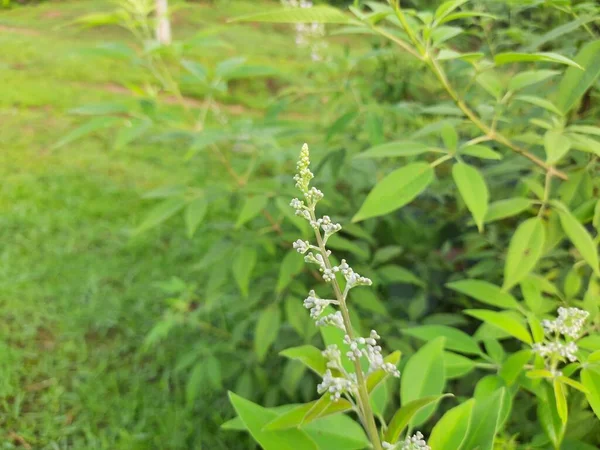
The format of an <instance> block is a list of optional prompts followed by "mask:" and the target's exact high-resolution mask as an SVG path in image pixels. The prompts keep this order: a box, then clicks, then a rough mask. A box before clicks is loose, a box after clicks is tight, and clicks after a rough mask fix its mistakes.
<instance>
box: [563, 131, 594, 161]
mask: <svg viewBox="0 0 600 450" xmlns="http://www.w3.org/2000/svg"><path fill="white" fill-rule="evenodd" d="M569 138H570V139H571V145H572V146H573V148H574V149H576V150H580V151H582V152H588V153H593V154H594V155H597V156H600V142H599V141H597V140H595V139H592V138H590V137H588V136H584V135H583V134H575V133H569Z"/></svg>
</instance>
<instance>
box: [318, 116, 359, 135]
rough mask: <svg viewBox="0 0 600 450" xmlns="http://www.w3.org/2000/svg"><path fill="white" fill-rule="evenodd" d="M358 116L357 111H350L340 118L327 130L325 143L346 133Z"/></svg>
mask: <svg viewBox="0 0 600 450" xmlns="http://www.w3.org/2000/svg"><path fill="white" fill-rule="evenodd" d="M356 116H358V112H357V111H348V112H346V113H344V114H342V115H341V116H340V117H338V118H337V119H336V120H335V122H333V124H331V126H330V127H329V128H328V129H327V134H326V135H325V141H326V142H329V140H330V139H331V138H332V137H333V136H335V135H336V134H339V133H341V132H342V131H344V130H345V129H346V128H347V127H348V125H350V123H352V121H353V120H354V119H355V118H356Z"/></svg>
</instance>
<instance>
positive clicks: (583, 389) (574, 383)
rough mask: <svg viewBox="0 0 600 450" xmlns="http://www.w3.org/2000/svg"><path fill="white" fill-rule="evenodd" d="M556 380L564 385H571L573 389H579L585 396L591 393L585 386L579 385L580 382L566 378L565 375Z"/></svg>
mask: <svg viewBox="0 0 600 450" xmlns="http://www.w3.org/2000/svg"><path fill="white" fill-rule="evenodd" d="M556 379H557V380H558V381H560V382H561V383H563V384H566V385H569V386H571V387H572V388H575V389H577V390H578V391H579V392H583V393H584V394H589V392H590V391H589V390H588V389H587V388H586V387H585V386H584V385H583V384H581V383H579V382H578V381H575V380H572V379H570V378H568V377H565V376H564V375H559V376H558V377H556Z"/></svg>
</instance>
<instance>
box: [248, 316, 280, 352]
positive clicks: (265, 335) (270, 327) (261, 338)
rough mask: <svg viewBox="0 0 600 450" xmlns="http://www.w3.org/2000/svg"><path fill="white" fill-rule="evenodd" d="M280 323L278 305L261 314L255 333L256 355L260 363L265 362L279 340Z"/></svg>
mask: <svg viewBox="0 0 600 450" xmlns="http://www.w3.org/2000/svg"><path fill="white" fill-rule="evenodd" d="M280 323H281V315H280V313H279V308H278V307H277V305H272V306H269V307H268V308H267V309H265V310H263V312H261V314H260V316H259V318H258V322H257V323H256V330H255V331H254V353H256V356H257V358H258V361H259V362H263V361H264V359H265V357H266V356H267V352H268V351H269V348H271V345H273V343H274V342H275V339H277V334H278V333H279V326H280Z"/></svg>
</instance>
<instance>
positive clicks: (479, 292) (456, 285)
mask: <svg viewBox="0 0 600 450" xmlns="http://www.w3.org/2000/svg"><path fill="white" fill-rule="evenodd" d="M446 287H448V288H449V289H452V290H454V291H458V292H462V293H463V294H466V295H468V296H469V297H473V298H474V299H476V300H479V301H480V302H482V303H485V304H487V305H492V306H496V307H498V308H502V309H517V310H518V309H520V308H521V305H519V302H517V300H516V299H515V298H514V297H513V296H512V295H510V294H509V293H508V292H505V291H503V290H502V289H500V288H499V287H498V286H496V285H495V284H492V283H488V282H487V281H482V280H459V281H453V282H451V283H448V284H446Z"/></svg>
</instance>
